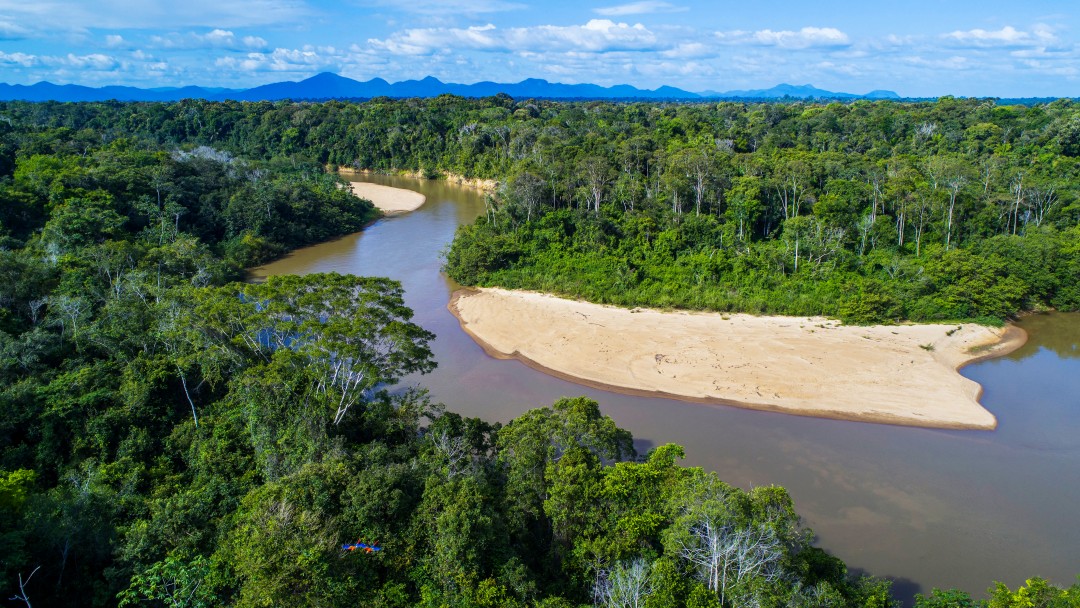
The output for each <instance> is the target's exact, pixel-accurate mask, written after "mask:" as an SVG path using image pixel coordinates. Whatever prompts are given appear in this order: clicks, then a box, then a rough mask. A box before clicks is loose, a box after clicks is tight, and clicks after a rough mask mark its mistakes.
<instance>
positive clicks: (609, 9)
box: [593, 0, 688, 17]
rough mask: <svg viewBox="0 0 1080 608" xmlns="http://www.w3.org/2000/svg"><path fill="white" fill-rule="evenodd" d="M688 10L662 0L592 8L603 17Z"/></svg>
mask: <svg viewBox="0 0 1080 608" xmlns="http://www.w3.org/2000/svg"><path fill="white" fill-rule="evenodd" d="M686 10H688V9H687V8H686V7H685V6H675V5H674V4H671V3H670V2H663V1H662V0H642V1H641V2H631V3H629V4H620V5H617V6H606V7H603V8H594V9H593V12H594V13H596V14H598V15H604V16H605V17H623V16H625V15H646V14H649V13H680V12H683V11H686Z"/></svg>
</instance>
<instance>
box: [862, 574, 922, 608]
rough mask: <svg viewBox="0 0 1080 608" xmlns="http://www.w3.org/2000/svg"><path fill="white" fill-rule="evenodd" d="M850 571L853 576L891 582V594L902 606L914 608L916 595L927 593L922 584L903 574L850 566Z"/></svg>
mask: <svg viewBox="0 0 1080 608" xmlns="http://www.w3.org/2000/svg"><path fill="white" fill-rule="evenodd" d="M848 573H849V575H850V576H851V577H852V578H860V577H863V576H873V577H875V578H880V579H885V580H887V581H889V582H891V583H892V587H891V588H890V593H889V594H890V595H892V597H893V599H894V600H896V601H897V602H899V604H900V606H902V607H903V608H912V607H913V606H914V605H915V596H916V595H917V594H920V593H922V594H925V593H927V591H926V589H924V588H923V586H922V585H920V584H919V583H916V582H915V581H913V580H911V579H910V578H904V577H902V576H882V575H879V574H873V573H871V572H867V571H866V570H863V569H862V568H848Z"/></svg>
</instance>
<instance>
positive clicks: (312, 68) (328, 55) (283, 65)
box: [214, 46, 348, 74]
mask: <svg viewBox="0 0 1080 608" xmlns="http://www.w3.org/2000/svg"><path fill="white" fill-rule="evenodd" d="M347 62H348V57H347V55H346V54H345V53H343V52H342V51H340V50H339V49H337V48H334V47H332V46H327V47H315V46H305V47H303V48H299V49H283V48H278V49H274V50H273V51H272V52H270V53H247V54H246V55H243V56H239V57H236V56H227V57H219V58H218V59H217V61H215V63H214V65H215V66H217V67H219V68H225V69H228V70H234V71H238V72H296V73H301V74H314V73H315V72H320V71H324V70H328V69H333V70H337V69H340V67H341V66H342V65H343V64H345V63H347Z"/></svg>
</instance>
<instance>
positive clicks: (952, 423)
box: [448, 289, 1027, 430]
mask: <svg viewBox="0 0 1080 608" xmlns="http://www.w3.org/2000/svg"><path fill="white" fill-rule="evenodd" d="M448 306H449V308H450V311H451V312H452V313H453V314H454V315H455V316H456V317H457V318H458V321H459V322H460V323H461V326H462V328H463V329H464V330H465V332H467V333H468V334H469V335H470V336H472V337H473V339H474V340H476V341H477V342H478V343H479V344H480V345H481V346H483V348H484V350H485V351H487V352H488V354H490V355H492V356H495V357H500V358H515V359H519V360H521V361H523V362H524V363H526V364H528V365H530V366H532V367H534V368H537V369H540V370H542V371H545V372H547V373H549V374H552V375H555V376H559V377H562V378H565V379H567V380H570V381H572V382H577V383H581V384H585V385H588V386H594V387H597V388H602V389H606V390H613V391H617V392H624V393H631V394H639V395H645V396H664V397H671V398H675V399H682V400H690V401H700V402H707V403H719V404H725V405H735V406H739V407H746V408H751V409H760V410H768V411H778V412H785V413H790V414H798V415H803V416H817V417H825V418H837V419H844V420H862V421H868V422H879V423H886V424H897V425H906V426H919V427H929V428H947V429H982V430H991V429H994V428H995V427H996V426H997V419H996V418H995V417H994V415H993V414H991V413H990V412H989V411H987V410H986V409H984V408H983V407H982V406H981V405H979V402H978V399H979V396H980V393H981V387H980V386H979V385H978V384H977V383H975V382H973V381H971V380H968V379H966V378H964V377H963V376H961V375H960V374H959V373H957V370H958V369H959V368H960V367H963V366H964V365H967V364H969V363H972V362H974V361H977V360H981V359H985V358H988V357H995V356H1001V355H1004V354H1006V353H1008V352H1011V351H1012V350H1014V349H1016V348H1019V347H1020V346H1021V345H1022V344H1023V343H1024V341H1025V340H1026V338H1027V336H1026V334H1025V333H1024V332H1023V331H1022V330H1020V329H1018V328H1016V327H1012V326H1009V327H1005V328H990V327H984V326H981V325H975V324H970V323H968V324H962V325H957V324H952V325H943V324H937V325H896V326H871V327H862V326H848V325H843V324H841V323H840V322H839V321H834V320H830V319H826V318H823V317H758V316H752V315H744V314H717V313H697V312H664V311H657V310H649V309H641V308H636V309H633V310H628V309H623V308H616V307H612V306H601V305H597V304H590V303H587V302H580V301H573V300H565V299H562V298H558V297H555V296H551V295H546V294H540V293H533V292H522V291H509V290H504V289H465V290H460V291H458V292H455V293H454V295H453V296H452V298H451V300H450V303H449V305H448Z"/></svg>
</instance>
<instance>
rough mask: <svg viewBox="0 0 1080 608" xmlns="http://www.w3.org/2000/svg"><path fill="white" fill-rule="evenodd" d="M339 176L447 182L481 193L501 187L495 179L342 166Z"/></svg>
mask: <svg viewBox="0 0 1080 608" xmlns="http://www.w3.org/2000/svg"><path fill="white" fill-rule="evenodd" d="M337 173H338V174H339V175H348V174H352V175H400V176H402V177H410V178H413V179H422V180H426V181H440V180H442V181H445V182H447V183H451V184H454V185H457V186H462V187H465V188H472V189H474V190H480V191H481V192H494V191H495V190H496V189H497V188H498V187H499V182H498V180H494V179H482V178H479V177H465V176H463V175H458V174H456V173H447V172H441V173H440V174H439V177H437V178H430V177H427V176H425V175H424V173H423V172H422V171H393V172H386V173H384V172H380V171H376V170H374V169H354V168H352V167H345V166H341V167H338V168H337Z"/></svg>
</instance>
